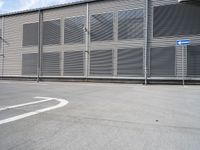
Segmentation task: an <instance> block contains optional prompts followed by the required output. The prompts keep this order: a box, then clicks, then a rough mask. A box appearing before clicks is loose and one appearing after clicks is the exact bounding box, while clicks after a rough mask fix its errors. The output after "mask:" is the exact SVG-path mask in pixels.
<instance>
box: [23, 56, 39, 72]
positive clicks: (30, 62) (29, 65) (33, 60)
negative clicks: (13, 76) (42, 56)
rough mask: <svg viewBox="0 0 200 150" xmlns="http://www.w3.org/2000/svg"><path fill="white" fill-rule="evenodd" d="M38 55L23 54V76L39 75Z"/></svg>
mask: <svg viewBox="0 0 200 150" xmlns="http://www.w3.org/2000/svg"><path fill="white" fill-rule="evenodd" d="M37 56H38V55H37V53H30V54H22V75H36V74H37Z"/></svg>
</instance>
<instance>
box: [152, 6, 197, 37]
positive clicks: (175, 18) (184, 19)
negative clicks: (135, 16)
mask: <svg viewBox="0 0 200 150" xmlns="http://www.w3.org/2000/svg"><path fill="white" fill-rule="evenodd" d="M153 22H154V25H153V27H154V28H153V35H154V37H160V36H180V35H196V34H200V28H199V27H200V7H199V6H196V5H189V4H173V5H167V6H158V7H154V19H153Z"/></svg>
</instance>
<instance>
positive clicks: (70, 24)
mask: <svg viewBox="0 0 200 150" xmlns="http://www.w3.org/2000/svg"><path fill="white" fill-rule="evenodd" d="M84 27H85V17H84V16H80V17H72V18H67V19H65V29H64V42H65V43H84V35H85V33H84Z"/></svg>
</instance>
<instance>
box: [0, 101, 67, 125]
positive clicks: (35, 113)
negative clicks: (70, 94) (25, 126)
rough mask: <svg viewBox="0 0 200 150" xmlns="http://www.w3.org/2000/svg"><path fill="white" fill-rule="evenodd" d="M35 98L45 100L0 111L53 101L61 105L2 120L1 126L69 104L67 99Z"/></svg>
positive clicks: (0, 121)
mask: <svg viewBox="0 0 200 150" xmlns="http://www.w3.org/2000/svg"><path fill="white" fill-rule="evenodd" d="M35 98H37V99H43V100H40V101H35V102H30V103H24V104H19V105H14V106H8V107H5V108H1V109H0V111H3V110H7V109H12V108H18V107H22V106H27V105H32V104H37V103H42V102H47V101H52V100H55V101H58V102H60V103H59V104H57V105H55V106H51V107H47V108H44V109H39V110H36V111H32V112H28V113H25V114H22V115H18V116H14V117H10V118H7V119H3V120H0V125H1V124H5V123H9V122H13V121H16V120H20V119H23V118H26V117H30V116H33V115H37V114H40V113H43V112H46V111H50V110H53V109H57V108H60V107H64V106H65V105H67V104H68V103H69V102H68V101H67V100H65V99H58V98H51V97H35Z"/></svg>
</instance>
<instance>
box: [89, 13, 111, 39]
mask: <svg viewBox="0 0 200 150" xmlns="http://www.w3.org/2000/svg"><path fill="white" fill-rule="evenodd" d="M90 22H91V24H90V25H91V27H90V28H91V41H107V40H113V14H112V13H104V14H95V15H92V16H91V20H90Z"/></svg>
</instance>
